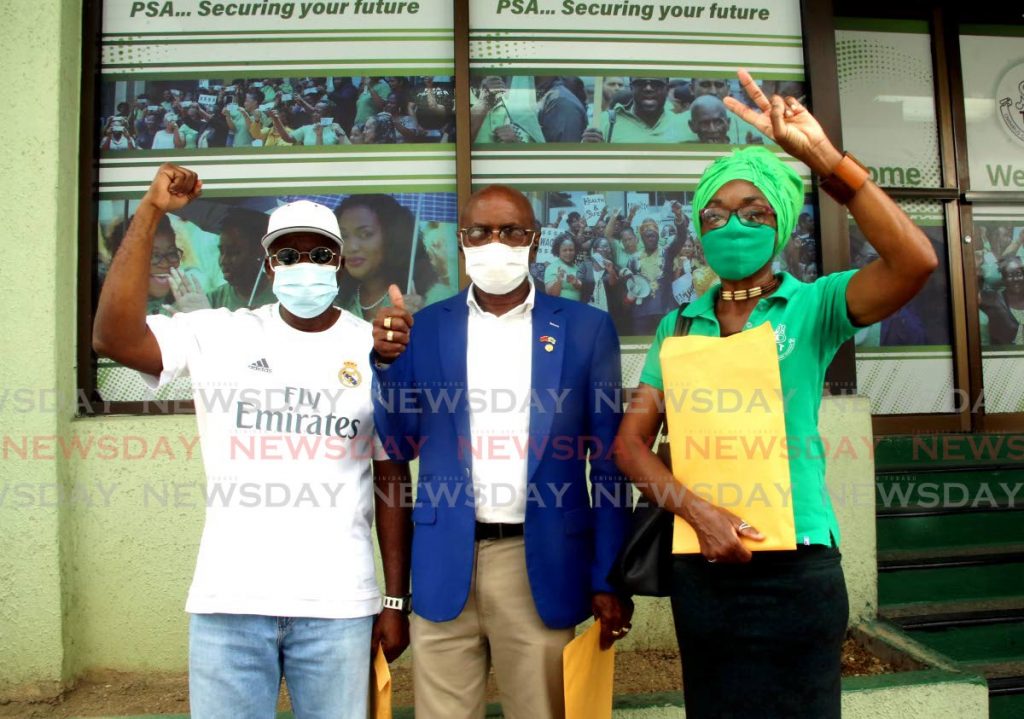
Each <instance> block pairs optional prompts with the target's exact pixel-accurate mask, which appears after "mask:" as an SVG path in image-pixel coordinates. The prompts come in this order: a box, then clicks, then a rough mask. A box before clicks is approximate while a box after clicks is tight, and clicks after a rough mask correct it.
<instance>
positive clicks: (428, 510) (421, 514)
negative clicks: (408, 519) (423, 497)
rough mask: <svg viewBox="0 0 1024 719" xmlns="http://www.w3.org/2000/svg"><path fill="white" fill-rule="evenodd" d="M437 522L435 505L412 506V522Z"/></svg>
mask: <svg viewBox="0 0 1024 719" xmlns="http://www.w3.org/2000/svg"><path fill="white" fill-rule="evenodd" d="M436 522H437V507H432V506H430V505H429V504H418V505H416V506H415V507H413V508H412V523H413V524H434V523H436Z"/></svg>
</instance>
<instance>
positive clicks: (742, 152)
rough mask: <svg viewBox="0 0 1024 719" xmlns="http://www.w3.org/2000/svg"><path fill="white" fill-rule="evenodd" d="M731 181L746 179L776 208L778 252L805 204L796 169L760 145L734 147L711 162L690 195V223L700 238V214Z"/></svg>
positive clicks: (784, 244) (776, 247)
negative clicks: (691, 212)
mask: <svg viewBox="0 0 1024 719" xmlns="http://www.w3.org/2000/svg"><path fill="white" fill-rule="evenodd" d="M733 180H746V181H747V182H749V183H750V184H752V185H753V186H754V187H756V188H757V189H759V190H760V191H761V192H763V193H764V196H765V197H766V198H767V199H768V204H770V205H771V206H772V209H773V210H775V216H776V220H777V224H778V233H779V234H778V241H777V242H776V245H775V251H776V253H777V252H779V251H780V250H781V249H782V248H783V247H785V246H786V243H787V242H789V238H790V237H791V236H792V235H793V230H794V229H795V228H796V220H797V218H798V217H799V216H800V211H801V210H802V209H803V206H804V183H803V180H801V179H800V175H798V174H796V170H794V169H793V168H792V167H790V166H789V165H787V164H786V163H785V162H783V161H782V160H780V159H779V158H778V156H777V155H776V154H775V153H774V152H772V151H771V150H768V149H766V148H764V147H762V146H760V145H753V146H751V147H744V148H741V149H737V150H733V152H732V154H730V155H726V156H725V157H720V158H718V159H717V160H715V161H714V162H712V163H711V164H710V165H709V166H708V168H707V169H706V170H704V174H703V175H701V178H700V182H698V183H697V191H696V192H695V193H694V194H693V226H694V231H695V232H696V233H697V238H698V239H699V238H700V213H701V210H703V209H704V208H705V207H706V206H707V204H708V202H709V201H710V200H711V198H712V197H714V195H715V193H716V192H718V191H719V190H720V189H721V188H722V186H723V185H725V184H726V183H727V182H732V181H733Z"/></svg>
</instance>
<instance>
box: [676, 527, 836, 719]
mask: <svg viewBox="0 0 1024 719" xmlns="http://www.w3.org/2000/svg"><path fill="white" fill-rule="evenodd" d="M849 613H850V607H849V600H848V598H847V595H846V582H845V580H844V579H843V569H842V566H841V565H840V554H839V550H838V549H836V548H834V547H825V546H821V545H811V546H807V547H803V546H802V547H799V548H798V549H797V550H795V551H790V552H757V553H755V554H754V558H753V559H752V560H751V561H750V562H749V563H747V564H723V563H716V564H712V563H710V562H708V561H707V560H706V559H704V558H703V557H702V556H700V555H696V556H685V557H676V558H675V561H674V564H673V587H672V615H673V618H674V620H675V628H676V639H677V641H678V642H679V651H680V654H681V655H682V663H683V696H684V698H685V702H686V716H687V719H755V718H756V719H831V718H832V717H837V718H838V717H839V716H840V699H841V685H840V676H841V673H842V646H843V640H844V638H845V636H846V626H847V622H848V619H849Z"/></svg>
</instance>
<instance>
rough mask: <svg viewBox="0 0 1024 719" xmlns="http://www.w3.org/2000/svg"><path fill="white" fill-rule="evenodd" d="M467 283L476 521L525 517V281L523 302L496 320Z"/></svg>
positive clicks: (529, 350) (528, 313) (529, 358)
mask: <svg viewBox="0 0 1024 719" xmlns="http://www.w3.org/2000/svg"><path fill="white" fill-rule="evenodd" d="M473 293H474V287H473V286H472V285H470V288H469V293H468V295H467V298H466V304H467V305H469V327H468V328H467V341H466V389H467V393H468V399H469V434H470V440H471V442H472V444H471V446H470V450H471V451H472V466H473V489H474V496H475V497H476V518H477V521H480V522H506V523H519V522H523V521H524V520H525V519H526V466H527V465H526V463H527V458H528V456H529V454H528V453H529V440H530V389H531V384H532V383H531V374H530V373H531V368H532V365H533V345H532V343H531V341H530V338H531V336H532V334H533V302H534V297H535V294H536V288H535V287H534V285H533V282H532V280H531V282H530V294H529V295H528V296H527V297H526V300H525V301H524V302H523V303H522V304H521V305H519V306H518V307H515V308H513V309H511V310H509V311H508V312H506V313H505V314H503V315H501V316H500V317H498V316H495V315H493V314H491V313H490V312H485V311H484V310H483V309H481V307H480V305H479V304H477V301H476V298H475V297H474V295H473Z"/></svg>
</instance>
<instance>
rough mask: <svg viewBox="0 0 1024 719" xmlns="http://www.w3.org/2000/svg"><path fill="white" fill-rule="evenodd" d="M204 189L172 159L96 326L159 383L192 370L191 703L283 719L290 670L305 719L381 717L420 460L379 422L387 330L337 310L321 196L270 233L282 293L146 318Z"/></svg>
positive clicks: (145, 206) (273, 221)
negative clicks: (177, 234) (201, 485)
mask: <svg viewBox="0 0 1024 719" xmlns="http://www.w3.org/2000/svg"><path fill="white" fill-rule="evenodd" d="M201 188H202V183H201V181H200V180H199V178H198V177H197V176H196V174H195V173H194V172H191V171H190V170H187V169H185V168H182V167H177V166H175V165H171V164H165V165H163V166H162V167H161V168H160V170H159V171H158V172H157V175H156V178H155V179H154V180H153V184H152V185H151V186H150V188H149V190H148V191H147V193H146V195H145V196H144V197H143V199H142V201H141V203H140V204H139V207H138V209H137V210H136V212H135V217H134V219H133V220H132V223H131V226H130V227H129V228H128V232H127V234H126V237H125V239H124V241H123V242H122V244H121V246H120V248H119V249H118V252H117V254H116V255H115V256H114V258H113V261H112V263H111V266H110V271H109V273H108V274H107V277H106V280H105V281H104V283H103V289H102V292H101V293H100V299H99V306H98V308H97V312H96V323H95V326H94V328H93V347H94V348H95V350H96V352H97V353H98V354H100V355H104V356H107V357H110V358H112V359H114V360H116V361H118V362H120V363H121V364H123V365H126V366H128V367H131V368H133V369H136V370H138V371H139V372H140V373H142V375H143V378H144V379H146V380H147V382H148V383H149V384H150V385H151V386H152V387H154V388H155V387H159V386H161V385H163V384H165V383H167V382H169V381H171V380H173V379H174V378H175V377H176V376H179V375H181V374H186V373H187V374H189V375H190V376H191V379H192V387H193V396H194V398H195V406H196V420H197V424H198V426H199V434H200V440H201V442H202V448H203V463H204V468H205V470H206V477H207V479H206V484H207V514H206V526H205V528H204V530H203V537H202V541H201V544H200V548H199V558H198V561H197V563H196V570H195V574H194V576H193V581H192V587H191V589H190V590H189V595H188V601H187V603H186V606H185V609H186V611H187V612H189V613H190V614H191V619H190V637H189V693H190V703H191V715H192V717H193V718H194V719H214V718H220V717H245V718H246V719H273V717H274V716H275V709H276V705H277V697H278V692H279V689H280V684H281V679H282V676H283V677H284V678H285V679H286V680H287V683H288V689H289V693H290V695H291V699H292V708H293V710H294V712H295V716H296V718H297V719H321V718H326V717H353V718H355V717H358V718H359V719H364V717H365V716H366V701H367V696H368V689H369V686H368V672H369V667H370V656H371V647H372V649H373V651H376V648H377V646H378V645H380V646H382V648H383V650H384V653H385V656H386V657H387V658H388V660H389V661H390V660H393V659H395V658H396V657H397V656H398V655H399V654H401V653H402V651H403V650H404V649H405V647H406V646H407V644H408V620H407V617H406V614H405V611H406V609H407V605H408V572H409V541H410V523H409V515H408V507H407V505H406V504H405V503H403V502H402V501H401V498H402V497H403V496H407V495H406V494H405V493H406V492H408V482H409V475H408V468H407V466H406V465H404V464H402V463H394V462H388V461H386V460H387V455H386V454H385V453H384V452H383V449H382V447H381V445H380V443H379V441H378V439H377V435H376V432H375V429H374V424H373V408H372V404H371V399H370V384H371V382H370V368H369V366H368V359H367V358H368V356H369V352H370V349H371V347H372V345H373V339H372V335H371V328H370V325H369V324H368V323H367V322H364V321H363V320H361V319H358V318H356V317H354V316H353V315H351V314H350V313H348V312H345V311H344V310H341V309H339V308H337V307H334V306H332V302H333V300H334V297H335V296H336V294H337V291H338V284H337V283H338V278H339V276H340V275H341V270H342V267H343V266H344V263H343V261H342V256H341V252H342V249H343V242H342V238H341V233H340V231H339V228H338V222H337V220H336V218H335V216H334V213H333V212H331V210H330V209H329V208H327V207H324V206H323V205H318V204H316V203H313V202H307V201H300V202H293V203H290V204H288V205H285V206H283V207H280V208H278V209H277V210H276V211H275V212H274V213H273V214H272V215H271V216H270V221H269V227H268V232H267V234H266V235H265V236H264V238H263V247H264V248H265V250H266V252H267V259H266V271H267V274H268V275H269V276H270V277H271V278H272V279H273V289H274V294H275V295H276V296H277V299H278V300H279V301H278V302H277V303H274V304H269V305H264V306H262V307H258V308H256V309H252V310H250V309H240V310H236V311H235V312H230V311H228V310H227V309H216V310H198V311H194V312H182V313H178V314H176V315H174V316H173V317H165V316H159V315H151V316H146V288H147V283H148V279H149V272H150V267H149V265H150V255H151V253H152V250H151V246H152V242H153V231H154V228H155V227H156V226H157V223H158V222H159V220H160V219H161V218H162V217H163V216H164V214H165V213H168V212H174V211H177V210H180V209H181V208H182V207H184V206H185V205H187V204H188V203H189V202H190V201H192V200H193V199H195V198H196V197H198V196H199V194H200V191H201ZM371 459H372V460H373V478H372V481H373V482H375V483H376V489H377V493H376V494H377V501H376V510H377V515H376V521H377V533H378V539H379V541H380V545H381V554H382V558H383V565H384V578H385V585H386V596H385V597H384V601H383V605H384V607H385V608H384V609H381V604H382V602H381V594H380V591H379V589H378V587H377V582H376V578H375V573H374V560H373V545H372V540H371V537H370V526H371V522H372V520H373V514H374V501H373V498H374V487H373V485H371ZM381 460H384V461H381ZM375 615H376V618H375Z"/></svg>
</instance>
